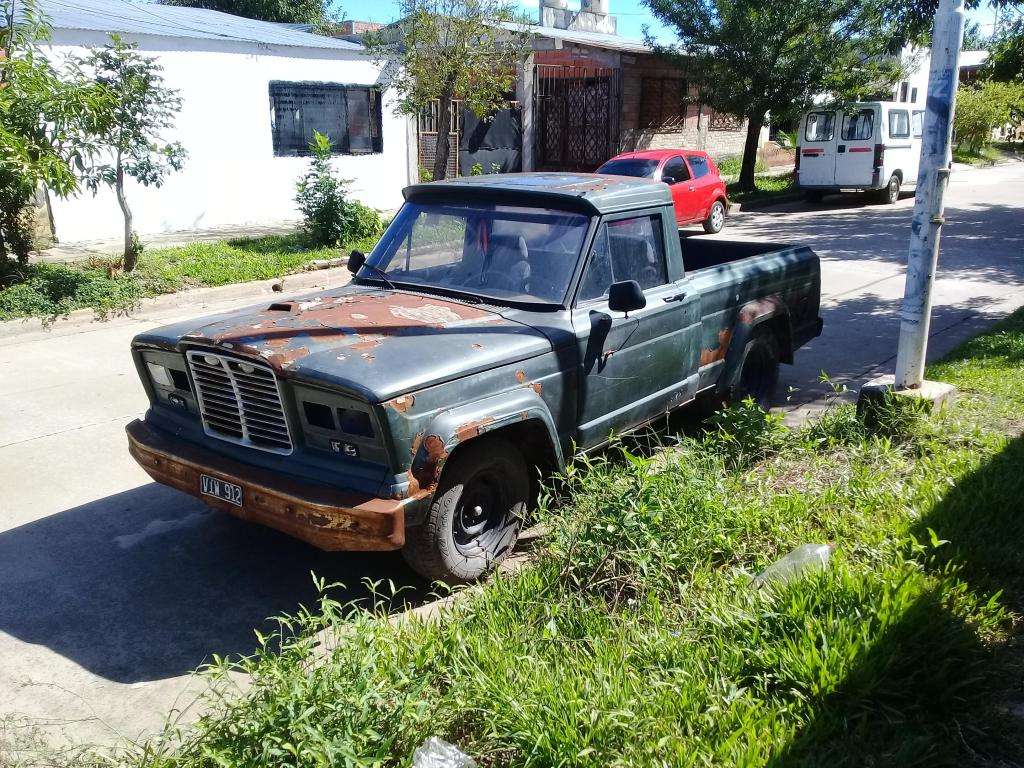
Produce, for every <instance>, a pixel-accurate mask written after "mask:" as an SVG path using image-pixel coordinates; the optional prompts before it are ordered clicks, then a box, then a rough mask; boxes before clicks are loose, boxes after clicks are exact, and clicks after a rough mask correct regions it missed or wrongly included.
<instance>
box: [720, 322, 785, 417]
mask: <svg viewBox="0 0 1024 768" xmlns="http://www.w3.org/2000/svg"><path fill="white" fill-rule="evenodd" d="M778 383H779V342H778V339H777V338H776V337H775V333H774V332H773V331H772V329H771V328H769V327H766V326H760V327H758V328H755V329H754V333H753V334H752V335H751V337H750V340H749V341H748V342H747V344H746V346H745V347H744V348H743V357H742V358H741V359H740V371H739V376H738V378H737V381H736V384H735V386H734V387H733V389H732V396H731V398H730V399H731V400H733V401H734V402H739V401H741V400H746V399H747V398H748V397H749V398H751V399H752V400H753V401H754V402H755V403H757V404H758V405H759V406H760V407H761V408H763V409H764V410H766V411H767V410H768V409H769V408H771V405H772V398H773V397H774V395H775V387H776V386H777V385H778Z"/></svg>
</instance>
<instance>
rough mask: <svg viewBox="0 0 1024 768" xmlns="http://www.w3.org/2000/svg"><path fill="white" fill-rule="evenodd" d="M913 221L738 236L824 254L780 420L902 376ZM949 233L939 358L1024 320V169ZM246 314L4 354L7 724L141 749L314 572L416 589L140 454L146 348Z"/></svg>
mask: <svg viewBox="0 0 1024 768" xmlns="http://www.w3.org/2000/svg"><path fill="white" fill-rule="evenodd" d="M912 206H913V200H912V199H910V198H907V199H905V200H903V201H901V202H900V203H899V204H898V205H896V206H895V207H891V206H876V205H864V204H863V203H862V202H861V200H860V199H858V198H844V199H838V198H837V199H835V200H834V201H833V202H831V203H826V204H825V205H822V206H820V207H817V208H815V209H808V208H807V207H806V206H803V205H793V206H789V207H788V208H777V209H773V210H771V211H764V212H756V213H745V214H740V215H738V216H736V217H735V218H733V219H732V220H731V221H730V223H729V225H728V228H727V230H726V233H725V235H723V236H724V237H729V236H734V237H744V238H758V239H767V240H778V241H783V242H785V241H789V242H804V243H808V244H809V245H811V246H812V247H814V248H815V249H816V250H817V251H818V253H819V254H820V255H821V257H822V269H823V276H824V277H823V282H824V285H823V291H824V298H823V302H824V303H823V315H824V318H825V332H824V334H823V336H822V337H821V338H820V339H817V340H815V341H814V342H813V343H812V344H811V345H810V346H809V347H808V348H807V349H806V350H804V351H802V352H801V353H800V354H799V355H798V363H797V365H796V366H794V367H792V368H785V369H784V384H785V385H786V387H788V388H791V391H787V392H782V393H781V394H782V397H781V398H780V404H782V405H785V406H786V407H789V408H791V409H792V408H797V407H805V406H807V405H808V404H811V405H813V404H814V403H815V402H816V401H820V397H821V395H822V392H823V390H822V388H821V387H820V385H818V384H817V378H818V375H819V373H820V372H821V371H826V372H828V373H829V374H830V375H832V376H834V377H836V378H838V379H839V380H842V381H848V382H851V383H854V384H855V383H857V382H859V381H861V380H863V379H864V378H866V377H869V376H870V375H874V374H875V373H877V372H884V371H888V370H891V368H892V365H893V361H894V355H895V343H896V336H897V331H898V311H899V297H900V296H901V295H902V292H903V266H904V263H905V260H906V252H907V237H908V225H909V219H910V212H911V208H912ZM947 217H948V222H949V223H948V225H947V226H946V228H945V232H944V237H943V258H942V263H941V269H940V277H939V279H938V282H937V285H936V302H935V315H934V320H933V326H932V327H933V343H932V352H933V353H941V352H942V351H945V350H947V349H949V348H950V347H951V346H952V345H954V344H956V343H957V342H959V341H961V340H962V339H964V338H966V337H967V336H969V335H971V334H972V333H974V332H975V331H977V330H978V329H979V328H981V327H983V326H984V325H986V324H988V323H990V322H991V321H993V320H994V319H996V318H998V317H1001V316H1003V315H1005V314H1006V313H1008V312H1009V311H1010V310H1012V309H1013V308H1015V307H1016V306H1019V305H1021V304H1024V164H1014V165H1012V166H1003V167H998V168H993V169H987V170H967V171H962V172H959V171H958V172H957V173H956V174H955V175H954V177H953V182H952V184H951V187H950V192H949V204H948V210H947ZM250 301H251V300H250ZM244 303H248V302H245V301H238V300H234V301H232V302H230V303H220V304H216V305H209V306H205V307H198V306H197V307H190V308H187V309H180V308H178V309H173V310H167V311H164V312H160V313H157V312H149V313H145V312H144V313H142V314H141V315H138V316H136V317H133V318H130V319H120V320H115V321H112V322H109V323H103V324H90V325H85V326H78V327H58V328H57V329H55V330H54V331H52V332H51V333H48V334H33V335H24V336H13V337H9V338H0V370H3V372H4V376H3V378H2V379H0V475H2V480H3V495H2V496H0V499H2V501H0V716H2V715H4V714H9V713H20V714H24V715H27V716H30V717H33V718H40V719H42V720H44V721H48V722H52V723H55V724H57V727H60V725H61V724H66V725H65V727H66V730H67V731H68V733H70V734H72V735H74V736H75V737H76V738H80V739H102V740H109V739H110V738H111V737H112V735H114V734H124V735H127V736H135V735H137V734H139V733H140V732H142V731H145V730H147V729H151V728H154V727H156V726H158V724H159V723H160V721H161V717H162V714H163V713H164V712H166V711H167V710H168V709H169V708H170V707H171V706H173V705H175V704H177V705H178V706H180V705H183V704H185V703H187V702H188V701H189V700H190V699H191V697H192V696H194V692H195V685H194V683H190V682H189V678H188V675H189V672H190V671H191V670H192V669H194V668H195V667H196V666H198V665H199V664H201V663H202V662H203V661H204V660H205V659H208V658H209V656H210V654H212V653H218V654H232V653H244V652H247V651H249V650H251V649H252V648H253V645H254V641H253V635H252V628H253V627H257V626H264V627H266V626H267V625H265V624H263V622H264V619H265V617H267V616H272V615H274V614H278V613H281V612H290V611H294V610H295V609H296V608H297V606H298V605H299V604H300V603H302V602H308V601H310V600H311V599H312V598H313V597H314V592H313V588H312V582H311V580H310V576H309V572H310V571H311V570H313V571H315V572H316V573H317V574H318V575H321V576H324V577H326V578H327V579H328V580H335V581H342V582H345V583H346V584H348V585H349V587H350V594H351V595H352V596H357V595H359V594H362V590H361V588H360V586H359V580H360V579H361V578H362V577H364V576H366V577H370V578H374V579H380V578H391V579H393V580H394V581H395V582H396V583H398V584H411V583H413V580H412V577H411V575H410V573H409V571H408V570H407V569H406V568H405V567H404V565H403V563H402V560H401V558H400V557H399V556H397V555H394V554H388V555H372V554H340V555H328V554H324V553H320V552H318V551H316V550H314V549H312V548H310V547H307V546H305V545H303V544H300V543H298V542H295V541H293V540H291V539H289V538H287V537H285V536H283V535H280V534H277V533H274V532H272V531H269V530H265V529H262V528H258V527H255V526H250V525H246V524H243V523H241V522H238V521H235V520H233V519H231V518H229V517H227V516H225V515H221V514H218V513H213V512H208V511H206V510H205V508H204V507H203V506H202V505H201V504H200V503H198V502H196V501H195V500H193V499H191V498H189V497H186V496H184V495H181V494H179V493H177V492H175V491H171V490H168V489H166V488H163V487H161V486H158V485H155V484H153V483H151V482H149V480H148V478H147V476H146V475H145V474H144V473H143V472H142V471H141V470H140V469H138V468H137V467H136V465H135V464H134V462H132V461H131V460H130V458H129V457H128V453H127V450H126V443H125V439H124V432H123V428H124V425H125V424H126V423H127V422H128V421H130V420H131V419H133V418H135V417H136V416H138V415H140V414H141V413H142V412H143V410H144V408H145V398H144V395H143V393H142V390H141V388H140V386H139V384H138V382H137V380H136V374H135V371H134V369H133V367H132V365H131V361H130V359H129V356H128V354H127V349H128V341H129V339H130V338H131V337H132V335H134V334H135V333H137V332H138V331H140V330H142V329H145V328H148V327H152V326H154V325H157V324H162V323H164V322H169V321H171V320H174V319H178V318H184V317H188V316H191V315H198V314H201V313H204V312H212V311H216V310H222V309H227V308H229V306H230V305H240V304H244ZM418 596H419V595H417V594H415V593H414V594H412V595H411V597H412V598H413V599H415V598H417V597H418Z"/></svg>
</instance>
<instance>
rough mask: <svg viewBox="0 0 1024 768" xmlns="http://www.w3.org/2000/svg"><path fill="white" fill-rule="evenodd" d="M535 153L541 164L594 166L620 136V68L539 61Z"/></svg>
mask: <svg viewBox="0 0 1024 768" xmlns="http://www.w3.org/2000/svg"><path fill="white" fill-rule="evenodd" d="M533 98H534V125H535V129H534V138H533V140H534V157H536V166H537V168H538V169H540V170H559V171H561V170H564V171H593V170H594V169H595V168H597V166H599V165H600V164H601V163H603V162H604V161H605V160H607V159H608V158H609V157H611V156H612V155H614V154H615V152H616V151H617V149H618V142H619V104H620V99H621V89H620V85H619V70H617V69H612V68H610V67H581V66H571V65H564V64H538V65H537V66H536V67H534V70H533Z"/></svg>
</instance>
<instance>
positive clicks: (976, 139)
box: [953, 80, 1024, 153]
mask: <svg viewBox="0 0 1024 768" xmlns="http://www.w3.org/2000/svg"><path fill="white" fill-rule="evenodd" d="M1021 121H1024V82H1016V83H1003V82H998V81H995V80H986V81H982V82H981V83H980V84H978V85H968V86H964V87H961V88H959V89H958V90H957V94H956V111H955V112H954V114H953V129H954V131H955V132H956V140H957V143H958V144H959V145H961V146H964V147H967V148H968V149H969V150H970V151H971V152H974V153H977V152H979V151H980V150H981V149H982V148H983V147H985V146H987V145H989V144H991V143H992V129H994V128H996V127H998V126H1001V125H1003V124H1004V123H1014V122H1016V123H1019V122H1021Z"/></svg>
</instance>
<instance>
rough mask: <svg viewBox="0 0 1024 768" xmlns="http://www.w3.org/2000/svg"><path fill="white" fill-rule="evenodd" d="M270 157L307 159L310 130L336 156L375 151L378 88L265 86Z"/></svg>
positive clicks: (378, 126)
mask: <svg viewBox="0 0 1024 768" xmlns="http://www.w3.org/2000/svg"><path fill="white" fill-rule="evenodd" d="M270 106H271V130H272V132H273V141H274V154H275V155H278V156H287V155H308V154H309V142H310V141H311V140H312V139H313V131H319V132H320V133H322V134H324V135H325V136H327V137H328V138H329V139H330V140H331V150H332V153H333V154H336V155H366V154H371V153H374V152H381V151H383V148H384V146H383V145H384V142H383V138H382V136H381V95H380V89H379V88H376V87H374V86H366V85H337V84H334V83H288V82H281V81H272V82H271V83H270Z"/></svg>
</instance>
